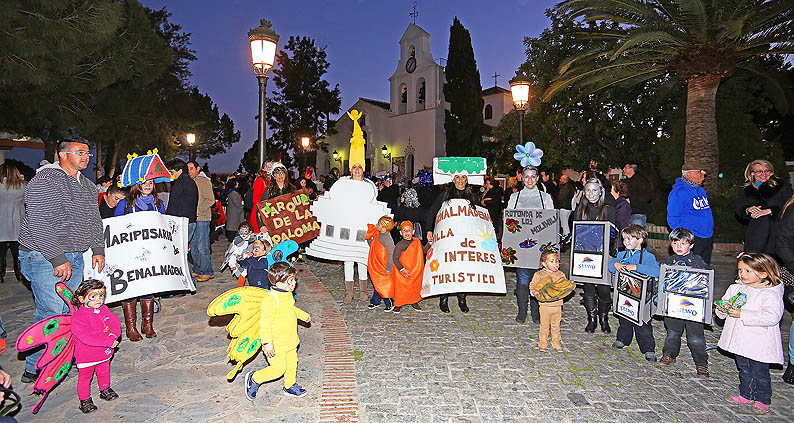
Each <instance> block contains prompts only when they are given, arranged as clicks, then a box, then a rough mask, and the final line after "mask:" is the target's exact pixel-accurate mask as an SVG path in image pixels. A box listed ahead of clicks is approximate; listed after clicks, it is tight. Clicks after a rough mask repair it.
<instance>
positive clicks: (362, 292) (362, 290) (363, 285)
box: [351, 279, 369, 301]
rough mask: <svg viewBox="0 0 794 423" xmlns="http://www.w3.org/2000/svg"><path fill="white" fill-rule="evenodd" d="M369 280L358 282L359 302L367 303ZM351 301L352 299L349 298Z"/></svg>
mask: <svg viewBox="0 0 794 423" xmlns="http://www.w3.org/2000/svg"><path fill="white" fill-rule="evenodd" d="M367 282H369V279H364V280H361V279H359V280H358V299H359V300H361V301H369V294H368V293H367V292H369V283H367ZM351 299H352V298H351Z"/></svg>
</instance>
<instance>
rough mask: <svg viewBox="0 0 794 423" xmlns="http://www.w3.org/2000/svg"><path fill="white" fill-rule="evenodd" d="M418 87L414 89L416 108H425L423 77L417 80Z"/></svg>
mask: <svg viewBox="0 0 794 423" xmlns="http://www.w3.org/2000/svg"><path fill="white" fill-rule="evenodd" d="M416 86H417V87H418V88H417V90H416V109H417V110H422V109H424V108H425V87H426V84H425V80H424V78H422V79H420V80H419V82H418V83H417V84H416Z"/></svg>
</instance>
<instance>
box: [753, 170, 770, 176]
mask: <svg viewBox="0 0 794 423" xmlns="http://www.w3.org/2000/svg"><path fill="white" fill-rule="evenodd" d="M770 173H772V171H771V170H769V169H766V170H754V171H753V175H768V174H770Z"/></svg>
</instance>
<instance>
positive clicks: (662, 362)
mask: <svg viewBox="0 0 794 423" xmlns="http://www.w3.org/2000/svg"><path fill="white" fill-rule="evenodd" d="M673 363H675V359H674V358H673V357H669V356H666V355H664V356H662V359H661V360H659V367H665V366H669V365H671V364H673Z"/></svg>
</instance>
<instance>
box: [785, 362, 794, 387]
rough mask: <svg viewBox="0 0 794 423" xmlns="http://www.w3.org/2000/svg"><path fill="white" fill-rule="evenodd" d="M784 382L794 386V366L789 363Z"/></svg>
mask: <svg viewBox="0 0 794 423" xmlns="http://www.w3.org/2000/svg"><path fill="white" fill-rule="evenodd" d="M783 382H786V383H788V384H790V385H794V364H791V361H789V363H788V366H787V367H786V371H785V372H784V373H783Z"/></svg>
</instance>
